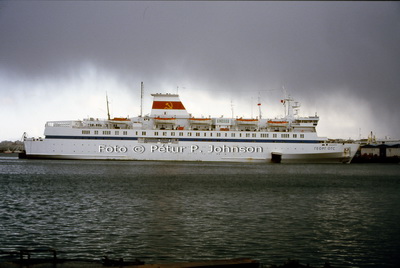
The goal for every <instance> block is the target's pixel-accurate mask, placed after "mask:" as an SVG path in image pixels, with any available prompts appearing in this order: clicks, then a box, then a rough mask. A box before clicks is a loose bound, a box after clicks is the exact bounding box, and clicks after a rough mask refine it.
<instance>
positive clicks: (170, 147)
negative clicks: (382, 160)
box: [25, 139, 358, 163]
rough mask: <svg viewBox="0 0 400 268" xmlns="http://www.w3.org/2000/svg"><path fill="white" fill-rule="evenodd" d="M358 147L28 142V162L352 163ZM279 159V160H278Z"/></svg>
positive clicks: (68, 141) (94, 141)
mask: <svg viewBox="0 0 400 268" xmlns="http://www.w3.org/2000/svg"><path fill="white" fill-rule="evenodd" d="M357 149H358V144H347V143H343V144H342V143H329V144H320V143H310V144H307V143H251V144H249V143H243V142H178V143H139V142H137V141H129V140H115V141H114V140H84V139H73V140H65V139H43V140H25V151H26V158H28V159H74V160H131V161H132V160H149V161H204V162H261V163H268V162H278V163H349V162H350V161H351V159H352V157H353V156H354V154H355V152H356V151H357ZM276 156H278V158H276Z"/></svg>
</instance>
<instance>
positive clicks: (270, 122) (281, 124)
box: [268, 120, 289, 127]
mask: <svg viewBox="0 0 400 268" xmlns="http://www.w3.org/2000/svg"><path fill="white" fill-rule="evenodd" d="M288 125H289V122H288V121H285V120H268V126H270V127H287V126H288Z"/></svg>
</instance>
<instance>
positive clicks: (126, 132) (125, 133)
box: [122, 131, 137, 135]
mask: <svg viewBox="0 0 400 268" xmlns="http://www.w3.org/2000/svg"><path fill="white" fill-rule="evenodd" d="M122 134H123V135H128V131H123V132H122ZM136 135H137V131H136Z"/></svg>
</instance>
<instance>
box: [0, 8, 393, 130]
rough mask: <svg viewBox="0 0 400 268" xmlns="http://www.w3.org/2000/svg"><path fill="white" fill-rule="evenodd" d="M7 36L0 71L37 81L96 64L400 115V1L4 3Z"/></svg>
mask: <svg viewBox="0 0 400 268" xmlns="http://www.w3.org/2000/svg"><path fill="white" fill-rule="evenodd" d="M0 36H1V42H0V70H2V71H3V72H10V73H14V74H15V73H16V74H19V75H21V76H22V77H27V78H29V79H32V78H35V77H54V76H55V77H63V76H73V75H75V73H74V70H75V69H77V68H76V66H78V65H80V64H82V63H91V64H94V65H96V66H97V67H98V68H102V69H105V70H107V71H108V72H109V73H110V74H113V75H116V76H118V77H119V78H120V79H121V80H123V81H126V82H127V83H132V81H136V80H145V81H152V80H153V81H154V80H160V81H161V80H165V79H166V80H169V81H181V80H185V81H192V82H193V83H194V84H195V83H199V84H201V85H203V86H204V88H202V90H216V89H223V90H231V91H233V92H235V91H238V92H239V91H244V90H246V89H248V88H254V89H256V90H263V89H266V88H268V87H269V88H271V87H274V88H276V87H280V86H281V85H282V84H284V85H285V86H286V87H287V88H289V89H292V90H294V92H295V93H296V95H302V96H314V97H315V98H321V97H323V96H325V95H326V93H327V92H330V91H341V92H343V94H347V95H348V96H349V97H354V96H358V97H359V98H363V99H366V100H368V102H369V103H371V106H372V107H373V108H374V109H376V114H377V118H378V117H379V118H385V117H386V118H390V119H391V120H392V119H395V118H397V115H398V114H399V112H400V108H398V105H397V100H398V99H399V97H400V93H399V92H400V90H399V85H400V75H398V70H399V69H400V49H399V47H400V8H399V4H398V3H396V2H313V1H311V2H258V1H257V2H236V1H235V2H226V1H222V2H208V1H205V2H191V1H189V2H177V1H172V2H152V1H150V2H129V1H127V2H126V1H122V2H108V1H104V2H102V1H100V2H94V1H89V2H81V1H60V2H50V1H44V2H36V1H35V2H34V3H31V2H5V3H3V4H2V6H1V9H0ZM394 128H395V127H394ZM396 131H397V132H396V133H397V134H399V135H398V136H400V133H399V131H398V127H397V129H396Z"/></svg>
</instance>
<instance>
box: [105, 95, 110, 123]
mask: <svg viewBox="0 0 400 268" xmlns="http://www.w3.org/2000/svg"><path fill="white" fill-rule="evenodd" d="M106 102H107V118H108V120H110V107H109V106H108V95H107V91H106Z"/></svg>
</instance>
